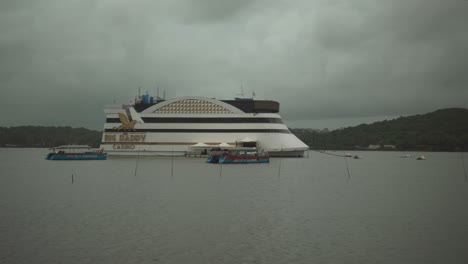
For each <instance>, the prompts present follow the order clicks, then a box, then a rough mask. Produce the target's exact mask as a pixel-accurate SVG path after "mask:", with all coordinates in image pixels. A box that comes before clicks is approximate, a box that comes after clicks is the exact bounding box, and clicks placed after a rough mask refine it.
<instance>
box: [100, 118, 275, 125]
mask: <svg viewBox="0 0 468 264" xmlns="http://www.w3.org/2000/svg"><path fill="white" fill-rule="evenodd" d="M142 119H143V121H144V122H145V123H272V124H283V121H282V120H281V118H249V117H244V118H232V117H229V118H219V117H217V118H191V117H187V118H186V117H175V118H168V117H143V118H142ZM106 123H120V119H118V118H107V119H106Z"/></svg>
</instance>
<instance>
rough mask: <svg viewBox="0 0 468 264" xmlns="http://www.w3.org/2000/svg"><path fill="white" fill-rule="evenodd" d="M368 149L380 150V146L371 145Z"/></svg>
mask: <svg viewBox="0 0 468 264" xmlns="http://www.w3.org/2000/svg"><path fill="white" fill-rule="evenodd" d="M368 149H371V150H375V149H380V145H369V147H368Z"/></svg>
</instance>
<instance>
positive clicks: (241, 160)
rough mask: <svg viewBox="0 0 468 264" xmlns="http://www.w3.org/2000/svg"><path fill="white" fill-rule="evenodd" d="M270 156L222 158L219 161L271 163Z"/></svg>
mask: <svg viewBox="0 0 468 264" xmlns="http://www.w3.org/2000/svg"><path fill="white" fill-rule="evenodd" d="M269 162H270V159H269V158H261V159H225V158H224V157H223V158H220V159H219V163H269Z"/></svg>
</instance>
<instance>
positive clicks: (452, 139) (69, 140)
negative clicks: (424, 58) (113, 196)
mask: <svg viewBox="0 0 468 264" xmlns="http://www.w3.org/2000/svg"><path fill="white" fill-rule="evenodd" d="M291 131H292V132H293V133H294V134H295V135H296V136H297V137H299V138H300V139H301V140H302V141H304V142H305V143H306V144H307V145H309V146H310V147H311V148H312V149H367V148H368V146H369V145H379V146H382V147H383V146H384V145H393V146H395V147H396V149H397V150H428V151H460V150H464V151H468V109H464V108H451V109H442V110H438V111H435V112H432V113H428V114H423V115H414V116H407V117H400V118H397V119H394V120H385V121H380V122H376V123H373V124H362V125H358V126H355V127H347V128H342V129H337V130H333V131H328V130H325V131H317V130H312V129H304V128H296V129H291ZM101 135H102V132H99V131H94V130H89V129H86V128H71V127H38V126H19V127H0V146H11V145H15V146H19V147H53V146H59V145H68V144H80V145H81V144H83V145H90V146H93V147H98V146H99V143H100V141H101Z"/></svg>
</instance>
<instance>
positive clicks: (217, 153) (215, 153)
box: [206, 147, 228, 163]
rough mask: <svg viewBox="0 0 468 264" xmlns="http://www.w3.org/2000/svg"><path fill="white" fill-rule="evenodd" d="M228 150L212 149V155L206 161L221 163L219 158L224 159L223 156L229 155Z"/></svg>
mask: <svg viewBox="0 0 468 264" xmlns="http://www.w3.org/2000/svg"><path fill="white" fill-rule="evenodd" d="M227 154H228V150H227V149H222V148H219V147H218V148H212V149H211V150H210V154H209V156H208V158H207V160H206V162H208V163H219V158H220V157H222V156H223V155H227Z"/></svg>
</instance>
